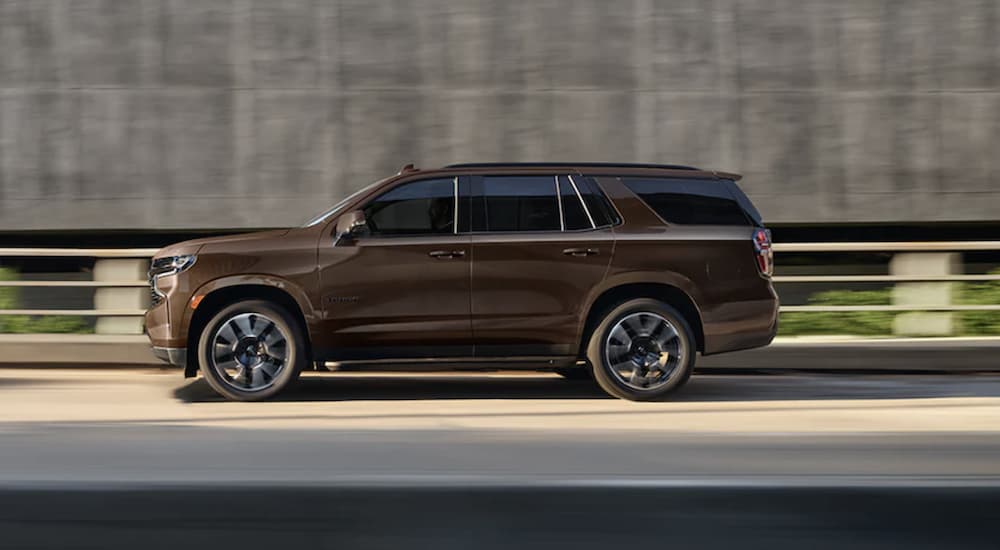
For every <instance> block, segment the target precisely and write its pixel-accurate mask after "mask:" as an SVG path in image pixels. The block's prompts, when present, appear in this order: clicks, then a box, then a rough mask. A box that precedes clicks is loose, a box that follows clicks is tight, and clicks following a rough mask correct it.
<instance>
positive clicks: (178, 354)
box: [153, 346, 187, 367]
mask: <svg viewBox="0 0 1000 550" xmlns="http://www.w3.org/2000/svg"><path fill="white" fill-rule="evenodd" d="M153 355H155V356H156V358H157V359H159V360H161V361H164V362H166V363H170V364H171V365H175V366H178V367H186V366H187V348H161V347H156V346H153Z"/></svg>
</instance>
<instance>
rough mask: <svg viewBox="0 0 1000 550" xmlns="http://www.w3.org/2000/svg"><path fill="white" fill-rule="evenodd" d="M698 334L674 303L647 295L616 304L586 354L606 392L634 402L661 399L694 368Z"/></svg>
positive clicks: (683, 380)
mask: <svg viewBox="0 0 1000 550" xmlns="http://www.w3.org/2000/svg"><path fill="white" fill-rule="evenodd" d="M696 352H697V350H696V346H695V339H694V334H693V332H692V331H691V327H690V326H689V325H688V323H687V321H686V320H685V319H684V317H683V316H682V315H681V314H680V313H679V312H678V311H677V310H676V309H674V308H672V307H670V306H669V305H667V304H665V303H663V302H660V301H658V300H652V299H648V298H641V299H636V300H629V301H628V302H625V303H623V304H620V305H619V306H617V307H615V308H614V309H612V310H611V311H610V312H608V313H607V315H605V317H604V319H603V320H602V321H601V323H600V324H599V325H598V326H597V328H596V329H595V330H594V332H593V334H591V337H590V343H589V345H588V346H587V358H588V359H589V360H590V363H591V364H592V365H594V369H593V372H594V378H595V379H596V380H597V383H598V384H600V386H601V388H603V389H604V391H606V392H608V393H609V394H611V395H614V396H615V397H620V398H622V399H628V400H631V401H650V400H655V399H659V398H661V397H663V396H665V395H667V394H668V393H670V392H672V391H674V390H676V389H677V388H679V387H680V386H682V385H683V384H684V383H685V382H687V379H688V378H689V377H690V376H691V371H692V370H693V369H694V363H695V355H696Z"/></svg>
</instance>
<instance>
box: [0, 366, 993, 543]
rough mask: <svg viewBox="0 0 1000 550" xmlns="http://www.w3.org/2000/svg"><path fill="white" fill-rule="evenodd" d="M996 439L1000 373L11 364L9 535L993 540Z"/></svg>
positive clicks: (5, 411) (3, 396)
mask: <svg viewBox="0 0 1000 550" xmlns="http://www.w3.org/2000/svg"><path fill="white" fill-rule="evenodd" d="M998 457H1000V376H997V375H937V376H930V375H844V374H828V375H805V374H794V375H780V376H761V375H759V376H747V375H739V376H736V375H703V376H696V377H695V378H693V379H692V381H691V383H690V384H689V385H688V386H687V387H686V388H685V389H684V390H682V392H681V393H679V394H677V395H676V396H675V398H674V399H672V400H670V401H666V402H658V403H630V402H625V401H619V400H615V399H611V398H607V397H605V396H604V395H603V394H602V393H601V392H600V391H599V390H598V389H597V388H596V387H594V386H593V385H592V383H589V382H570V381H565V380H563V379H561V378H559V377H557V376H555V375H544V374H527V375H524V374H459V375H434V374H402V375H394V374H369V375H363V374H354V373H332V374H309V375H306V376H305V377H304V378H303V380H302V381H301V383H300V385H299V386H298V387H296V388H295V389H294V390H292V391H290V392H289V393H288V394H287V395H285V396H283V399H282V400H279V401H273V402H265V403H231V402H226V401H222V400H220V399H218V398H216V397H215V396H214V395H213V394H212V393H211V391H210V390H209V388H208V387H207V386H206V385H205V384H204V383H203V382H202V381H200V380H199V381H190V380H188V381H185V380H183V379H182V378H180V375H179V373H177V372H176V371H172V370H166V371H162V370H148V369H147V370H127V369H124V370H123V369H117V370H86V369H77V370H56V369H6V370H0V531H2V532H4V533H6V536H5V537H0V547H24V546H33V547H95V548H96V547H138V546H144V547H164V548H167V547H177V546H180V545H182V544H189V543H190V541H191V540H197V541H199V542H200V543H202V544H205V545H206V546H212V545H214V547H219V544H222V543H223V542H224V543H226V544H222V546H223V547H227V544H238V545H239V546H240V547H241V548H252V547H265V546H268V545H271V546H273V545H276V544H279V545H280V544H284V543H289V542H290V543H293V544H299V545H308V546H312V547H324V546H326V547H344V546H343V545H345V544H346V545H347V546H365V547H386V548H388V547H398V546H399V545H415V546H433V547H454V548H465V547H469V546H471V545H477V546H480V547H504V546H508V545H518V546H538V547H541V546H546V547H548V546H549V545H551V544H553V543H556V542H558V543H565V544H566V545H567V547H574V548H579V547H588V546H602V547H607V546H608V545H609V544H614V543H615V542H635V543H637V544H638V543H641V542H643V541H646V542H649V541H650V539H651V538H656V539H661V538H663V537H667V538H669V540H672V541H674V542H676V543H678V544H679V545H680V546H681V547H684V546H685V545H691V544H694V545H700V546H707V547H720V548H721V547H728V546H731V545H732V544H733V543H736V542H739V543H740V545H741V546H744V547H768V548H774V547H776V546H777V547H789V548H791V547H801V546H802V545H805V544H809V545H811V546H812V547H843V546H844V545H852V546H854V547H898V548H935V547H944V546H949V545H950V546H953V547H970V548H971V547H982V548H988V547H995V546H994V544H995V540H996V535H997V533H998V529H1000V527H997V525H1000V522H998V520H1000V506H998V504H1000V497H998V495H1000V458H998ZM959 535H961V537H962V539H961V544H959V545H957V546H955V545H954V544H951V543H953V542H955V541H956V539H955V537H956V536H959ZM664 540H666V539H664ZM95 541H99V543H98V542H95ZM556 546H558V544H557V545H556Z"/></svg>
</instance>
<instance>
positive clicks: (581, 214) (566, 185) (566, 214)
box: [559, 176, 593, 231]
mask: <svg viewBox="0 0 1000 550" xmlns="http://www.w3.org/2000/svg"><path fill="white" fill-rule="evenodd" d="M580 193H581V194H582V193H583V190H580ZM559 198H560V200H561V201H562V212H563V220H565V223H566V226H565V229H566V230H567V231H574V230H577V229H590V228H591V227H593V225H591V223H590V218H588V217H587V212H586V211H585V210H584V209H583V203H581V202H580V196H578V195H577V190H576V188H574V186H573V183H572V182H570V180H569V178H568V177H567V176H559Z"/></svg>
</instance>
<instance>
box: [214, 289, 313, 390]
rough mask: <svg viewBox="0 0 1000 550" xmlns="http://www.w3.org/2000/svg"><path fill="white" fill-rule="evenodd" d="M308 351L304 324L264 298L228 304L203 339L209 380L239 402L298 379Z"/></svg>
mask: <svg viewBox="0 0 1000 550" xmlns="http://www.w3.org/2000/svg"><path fill="white" fill-rule="evenodd" d="M307 355H308V354H307V353H306V345H305V338H304V336H303V334H302V330H301V328H300V327H299V323H298V322H296V320H295V318H294V317H292V316H291V314H289V313H288V312H287V311H285V310H284V308H281V307H280V306H277V305H275V304H272V303H271V302H267V301H264V300H245V301H242V302H237V303H235V304H233V305H230V306H228V307H226V308H223V309H222V311H220V312H218V313H217V314H215V316H214V317H212V319H211V320H209V322H208V324H206V325H205V328H204V330H202V333H201V337H200V338H199V340H198V360H199V363H200V365H201V372H202V374H203V375H204V376H205V380H207V381H208V383H209V385H211V386H212V389H214V390H215V391H217V392H219V393H220V394H222V395H223V396H225V397H226V398H228V399H232V400H235V401H258V400H261V399H267V398H268V397H271V396H273V395H275V394H277V393H278V392H280V391H281V390H283V389H284V388H285V387H287V386H288V385H289V384H291V383H292V382H294V381H295V379H297V378H298V376H299V372H301V371H302V369H303V367H304V366H305V365H306V363H307Z"/></svg>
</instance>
